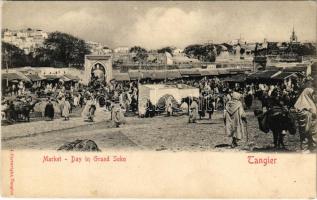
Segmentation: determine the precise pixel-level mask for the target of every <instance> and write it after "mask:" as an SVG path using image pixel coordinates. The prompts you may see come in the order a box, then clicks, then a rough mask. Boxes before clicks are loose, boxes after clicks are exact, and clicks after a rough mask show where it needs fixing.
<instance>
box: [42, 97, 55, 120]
mask: <svg viewBox="0 0 317 200" xmlns="http://www.w3.org/2000/svg"><path fill="white" fill-rule="evenodd" d="M44 116H45V117H48V118H49V120H53V119H54V106H53V104H52V102H51V100H50V99H48V102H47V104H46V106H45V113H44Z"/></svg>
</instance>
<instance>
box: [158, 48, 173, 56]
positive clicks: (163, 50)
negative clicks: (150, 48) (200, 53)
mask: <svg viewBox="0 0 317 200" xmlns="http://www.w3.org/2000/svg"><path fill="white" fill-rule="evenodd" d="M174 49H175V48H173V47H164V48H161V49H158V50H157V52H158V53H165V52H167V53H169V54H171V55H173V50H174Z"/></svg>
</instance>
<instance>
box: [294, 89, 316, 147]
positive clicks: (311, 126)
mask: <svg viewBox="0 0 317 200" xmlns="http://www.w3.org/2000/svg"><path fill="white" fill-rule="evenodd" d="M313 93H314V89H313V88H305V89H304V90H303V92H302V93H301V95H300V96H299V98H298V99H297V101H296V103H295V105H294V107H295V109H296V110H297V117H298V130H299V133H300V137H301V149H302V142H303V140H305V139H307V140H308V150H312V149H313V148H314V144H316V141H317V122H316V121H317V119H316V115H317V107H316V104H315V102H314V98H313Z"/></svg>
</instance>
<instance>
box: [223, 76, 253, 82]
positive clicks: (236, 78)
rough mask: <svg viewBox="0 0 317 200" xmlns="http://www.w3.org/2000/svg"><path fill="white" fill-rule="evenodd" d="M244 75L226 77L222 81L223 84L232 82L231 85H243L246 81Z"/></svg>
mask: <svg viewBox="0 0 317 200" xmlns="http://www.w3.org/2000/svg"><path fill="white" fill-rule="evenodd" d="M247 76H248V75H246V74H237V75H233V76H231V77H227V78H225V79H223V81H225V82H232V83H243V82H245V81H246V79H247Z"/></svg>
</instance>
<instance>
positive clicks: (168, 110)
mask: <svg viewBox="0 0 317 200" xmlns="http://www.w3.org/2000/svg"><path fill="white" fill-rule="evenodd" d="M166 113H167V116H170V115H173V103H172V98H171V97H168V98H167V99H166Z"/></svg>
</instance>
